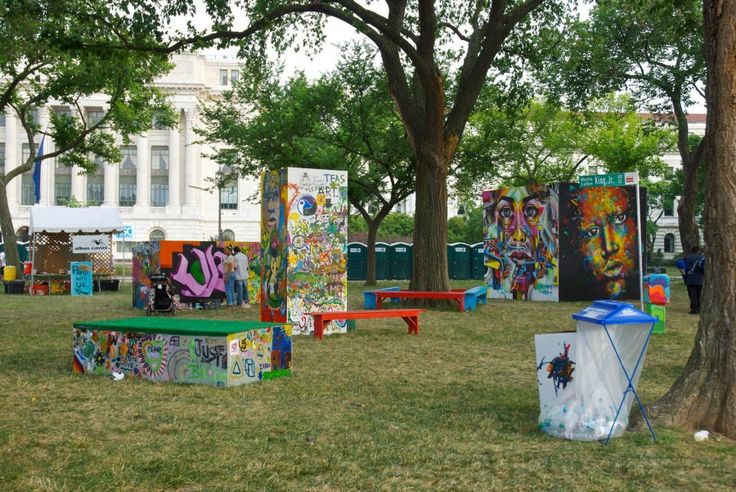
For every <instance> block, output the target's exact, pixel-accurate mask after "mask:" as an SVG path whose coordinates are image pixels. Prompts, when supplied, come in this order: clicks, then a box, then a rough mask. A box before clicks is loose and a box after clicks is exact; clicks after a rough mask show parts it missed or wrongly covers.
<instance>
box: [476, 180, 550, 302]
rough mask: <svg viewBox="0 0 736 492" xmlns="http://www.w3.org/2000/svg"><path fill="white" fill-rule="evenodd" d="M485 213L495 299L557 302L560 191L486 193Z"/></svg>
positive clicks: (489, 273)
mask: <svg viewBox="0 0 736 492" xmlns="http://www.w3.org/2000/svg"><path fill="white" fill-rule="evenodd" d="M483 208H484V212H485V213H484V232H485V238H486V240H485V251H484V262H485V266H486V281H487V282H488V285H489V286H490V297H492V298H497V299H498V298H500V299H529V300H543V301H556V300H558V292H557V274H558V266H557V261H558V237H557V236H558V232H557V231H558V217H557V215H558V210H559V206H558V192H557V186H556V185H553V186H537V185H534V186H522V187H516V188H501V189H499V190H494V191H486V192H484V193H483Z"/></svg>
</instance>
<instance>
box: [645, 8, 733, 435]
mask: <svg viewBox="0 0 736 492" xmlns="http://www.w3.org/2000/svg"><path fill="white" fill-rule="evenodd" d="M703 12H704V17H705V59H706V62H707V67H708V79H707V86H706V99H707V103H708V121H707V124H706V128H707V133H706V139H707V140H708V145H707V161H708V169H707V178H708V179H707V182H708V189H707V192H706V209H705V239H706V244H707V249H706V267H705V285H704V288H703V306H702V309H701V316H700V323H699V325H698V331H697V334H696V335H695V346H694V347H693V351H692V353H691V354H690V358H689V359H688V361H687V364H686V365H685V368H684V370H683V371H682V373H681V374H680V376H679V377H678V378H677V381H675V384H674V385H673V386H672V388H670V390H669V392H668V393H667V394H666V395H665V396H664V397H662V398H661V399H660V400H659V401H657V402H656V403H654V404H653V405H652V406H651V407H650V412H651V414H652V416H653V417H654V418H655V419H656V420H657V421H658V422H660V423H663V424H667V425H677V426H682V427H686V428H690V429H709V430H711V431H715V432H718V433H721V434H723V435H726V436H728V437H731V438H734V439H736V250H734V248H733V247H731V245H732V244H733V243H734V241H736V215H735V214H734V213H733V211H734V209H736V28H735V26H736V2H724V1H722V0H705V2H704V5H703Z"/></svg>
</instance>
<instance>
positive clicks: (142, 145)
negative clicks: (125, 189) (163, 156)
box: [134, 135, 151, 215]
mask: <svg viewBox="0 0 736 492" xmlns="http://www.w3.org/2000/svg"><path fill="white" fill-rule="evenodd" d="M135 144H136V152H137V157H138V158H137V161H138V162H137V163H136V170H135V171H136V178H135V179H136V184H137V185H136V200H135V207H134V208H135V209H136V210H134V211H135V212H136V213H138V212H141V213H144V214H146V215H147V214H148V206H149V203H150V196H151V180H150V176H151V149H150V148H149V147H148V137H147V136H146V135H140V136H138V138H137V139H136V143H135Z"/></svg>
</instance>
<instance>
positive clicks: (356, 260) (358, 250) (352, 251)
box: [348, 243, 368, 280]
mask: <svg viewBox="0 0 736 492" xmlns="http://www.w3.org/2000/svg"><path fill="white" fill-rule="evenodd" d="M367 268H368V246H366V245H365V244H363V243H350V244H348V280H365V279H366V278H367V276H366V275H367Z"/></svg>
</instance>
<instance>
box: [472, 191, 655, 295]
mask: <svg viewBox="0 0 736 492" xmlns="http://www.w3.org/2000/svg"><path fill="white" fill-rule="evenodd" d="M641 203H642V204H646V193H644V192H642V199H641ZM483 206H484V210H485V213H484V231H485V256H484V261H485V265H486V281H487V282H488V285H489V287H490V289H489V296H490V297H492V298H501V299H528V300H544V301H582V300H596V299H619V300H621V299H639V296H640V285H639V282H640V276H641V272H640V269H639V241H638V240H637V234H639V231H638V227H637V221H636V213H637V202H636V187H635V186H622V187H591V188H580V187H579V186H578V185H577V184H573V183H557V184H552V185H529V186H522V187H509V188H501V189H498V190H493V191H486V192H484V193H483ZM645 211H646V206H645V205H642V210H641V215H642V217H643V218H642V224H644V223H646V222H645V217H646V213H645Z"/></svg>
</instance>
